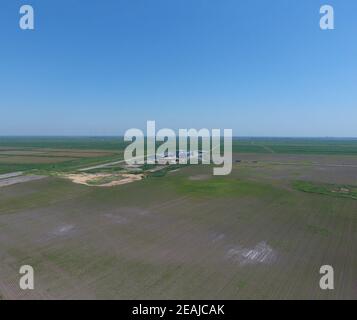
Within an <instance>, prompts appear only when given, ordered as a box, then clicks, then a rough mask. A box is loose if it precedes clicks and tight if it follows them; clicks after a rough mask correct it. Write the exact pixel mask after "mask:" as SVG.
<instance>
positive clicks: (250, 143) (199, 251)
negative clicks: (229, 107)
mask: <svg viewBox="0 0 357 320" xmlns="http://www.w3.org/2000/svg"><path fill="white" fill-rule="evenodd" d="M118 141H119V142H118V143H117V141H116V139H115V138H27V139H25V138H0V151H5V153H6V151H9V150H10V151H12V152H10V153H12V154H10V155H9V154H5V155H0V158H1V157H6V159H8V158H9V157H10V158H11V159H10V160H8V161H9V162H6V161H4V162H1V161H0V174H4V173H9V172H14V171H25V174H27V175H30V176H31V175H34V174H36V175H42V178H41V179H38V180H34V181H27V182H23V183H20V182H19V183H16V184H12V185H4V186H2V187H1V186H0V261H1V263H0V297H1V298H2V299H62V298H64V299H72V298H79V299H91V298H95V299H140V298H141V299H148V298H153V299H174V298H175V299H274V298H276V299H292V298H296V299H356V298H357V287H356V285H355V283H356V282H355V281H356V279H357V250H355V247H356V243H357V214H356V213H357V200H356V199H355V195H356V190H357V180H356V177H357V143H356V141H355V140H334V139H330V140H329V139H311V140H310V139H248V138H245V139H236V140H235V141H234V151H235V153H234V165H233V171H232V173H231V174H230V175H229V176H225V177H216V176H212V166H210V165H209V166H205V165H188V166H172V167H171V168H163V169H162V170H158V171H153V172H151V171H150V170H152V169H154V168H153V167H152V166H146V167H144V168H143V172H147V175H145V178H144V179H143V180H141V181H136V182H132V183H129V184H125V185H120V186H114V187H109V188H104V187H98V186H96V185H93V186H86V185H81V184H77V183H73V182H71V181H70V180H68V179H64V178H62V177H61V175H60V173H62V172H76V171H78V170H79V169H81V168H84V167H87V166H89V167H90V166H91V165H97V164H101V163H106V162H110V161H116V160H118V159H121V158H122V152H123V144H122V143H120V139H118ZM116 146H117V148H116ZM14 151H16V152H15V153H14ZM25 151H28V153H26V152H25ZM24 152H25V153H24ZM101 152H102V153H101ZM18 157H20V160H19V159H15V158H18ZM26 157H27V159H26ZM41 157H45V158H46V163H40V162H41ZM51 157H52V158H53V159H54V160H53V162H52V163H48V162H47V161H49V160H48V159H49V158H51ZM28 158H30V159H28ZM34 158H38V159H39V160H38V161H39V163H36V162H35V163H28V162H29V161H30V160H31V161H33V160H34ZM63 158H65V159H63ZM66 158H70V160H68V159H66ZM73 158H74V159H73ZM21 159H24V160H21ZM62 160H63V161H62ZM21 161H24V162H26V161H27V163H26V164H21ZM19 162H20V163H19ZM21 166H22V167H21ZM120 170H122V168H121V169H120ZM120 170H119V168H118V167H117V166H111V167H105V168H99V169H93V170H90V172H96V171H97V172H100V171H103V172H117V171H120ZM21 177H22V176H21ZM15 178H16V179H17V177H15ZM15 178H1V176H0V185H1V181H4V180H6V179H15ZM108 179H109V180H110V179H111V178H108ZM24 264H29V265H31V266H33V267H34V270H35V290H33V291H22V290H20V288H19V286H18V281H19V273H18V270H19V268H20V266H21V265H24ZM325 264H328V265H332V266H333V268H334V271H335V289H334V290H331V291H323V290H321V289H320V288H319V279H320V276H321V275H320V274H319V269H320V267H321V266H322V265H325Z"/></svg>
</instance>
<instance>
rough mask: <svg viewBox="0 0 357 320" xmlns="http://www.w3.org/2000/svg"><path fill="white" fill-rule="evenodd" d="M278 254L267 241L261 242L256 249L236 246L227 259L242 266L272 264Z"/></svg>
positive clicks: (229, 251)
mask: <svg viewBox="0 0 357 320" xmlns="http://www.w3.org/2000/svg"><path fill="white" fill-rule="evenodd" d="M276 255H277V254H276V252H275V250H273V248H272V247H270V246H269V245H268V244H267V243H266V242H265V241H262V242H259V243H258V244H257V245H256V246H255V247H254V248H243V247H241V246H236V247H233V248H231V249H229V250H228V252H227V254H226V257H227V258H228V259H231V260H233V261H235V262H238V263H239V264H240V265H248V264H270V263H272V262H274V260H275V258H276Z"/></svg>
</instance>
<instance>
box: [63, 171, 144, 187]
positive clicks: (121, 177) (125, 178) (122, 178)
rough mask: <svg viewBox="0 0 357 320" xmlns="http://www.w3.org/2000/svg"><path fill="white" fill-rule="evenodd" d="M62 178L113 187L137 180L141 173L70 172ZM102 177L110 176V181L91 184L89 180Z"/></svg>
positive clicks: (141, 176)
mask: <svg viewBox="0 0 357 320" xmlns="http://www.w3.org/2000/svg"><path fill="white" fill-rule="evenodd" d="M63 177H64V178H67V179H70V180H71V181H72V182H74V183H79V184H84V185H87V186H91V187H113V186H118V185H122V184H126V183H131V182H134V181H139V180H141V179H142V178H143V175H142V174H130V173H122V174H112V173H78V174H77V173H72V174H66V175H63ZM103 178H112V181H110V182H107V183H103V184H91V183H90V182H91V181H95V180H98V179H103Z"/></svg>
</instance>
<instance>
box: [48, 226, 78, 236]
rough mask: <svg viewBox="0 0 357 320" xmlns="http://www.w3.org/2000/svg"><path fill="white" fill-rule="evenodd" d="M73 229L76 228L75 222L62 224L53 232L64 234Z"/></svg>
mask: <svg viewBox="0 0 357 320" xmlns="http://www.w3.org/2000/svg"><path fill="white" fill-rule="evenodd" d="M73 230H74V225H73V224H66V225H63V226H60V227H58V228H56V229H55V230H53V232H52V234H54V235H56V236H64V235H67V234H68V233H70V232H71V231H73Z"/></svg>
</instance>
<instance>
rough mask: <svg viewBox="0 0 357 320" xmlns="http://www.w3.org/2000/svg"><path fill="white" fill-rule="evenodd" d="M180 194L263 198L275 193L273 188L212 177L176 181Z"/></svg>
mask: <svg viewBox="0 0 357 320" xmlns="http://www.w3.org/2000/svg"><path fill="white" fill-rule="evenodd" d="M177 180H178V181H177V182H176V186H177V188H178V190H179V191H180V192H183V193H189V194H190V195H193V196H203V197H204V196H216V197H232V196H233V197H236V196H264V195H269V194H272V193H275V192H277V190H275V188H274V187H272V186H270V185H265V184H261V183H257V182H253V181H248V180H238V179H232V178H227V177H215V176H212V177H210V178H209V179H205V180H190V179H188V178H184V179H177Z"/></svg>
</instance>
